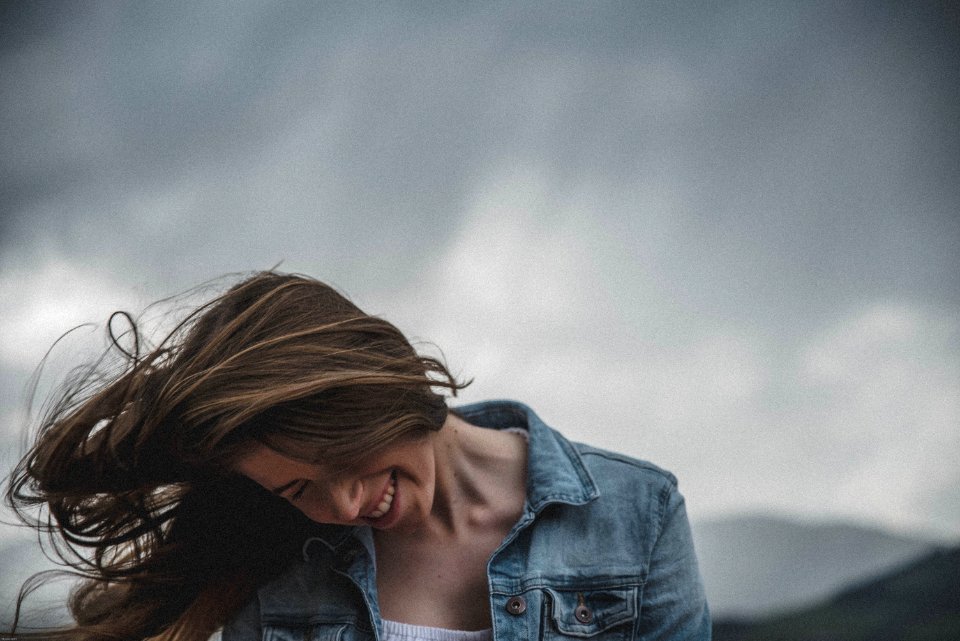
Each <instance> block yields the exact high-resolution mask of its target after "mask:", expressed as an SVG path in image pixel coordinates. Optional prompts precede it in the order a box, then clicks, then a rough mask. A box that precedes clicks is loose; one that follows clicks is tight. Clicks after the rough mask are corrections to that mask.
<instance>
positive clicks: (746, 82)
mask: <svg viewBox="0 0 960 641" xmlns="http://www.w3.org/2000/svg"><path fill="white" fill-rule="evenodd" d="M0 7H2V8H0V96H2V98H0V215H2V218H0V301H2V314H0V368H2V369H0V413H2V422H0V462H2V464H3V469H4V470H7V469H9V468H10V467H11V466H12V465H13V464H14V462H15V461H16V460H17V457H18V455H19V454H20V452H21V451H22V450H21V448H22V446H23V434H24V431H25V429H26V428H27V427H28V425H30V424H31V420H35V418H36V415H37V413H38V412H39V411H40V410H41V409H42V408H41V407H40V406H41V405H42V401H43V399H44V397H45V394H46V393H47V392H48V391H49V390H50V389H52V388H53V387H55V386H56V385H57V383H58V381H61V380H62V377H63V376H64V375H65V373H66V372H67V371H68V370H69V368H70V367H72V366H73V365H76V364H77V363H78V362H81V361H83V359H85V358H89V357H90V355H92V354H96V353H98V351H99V350H101V349H102V348H103V347H104V346H105V344H106V342H105V337H106V332H105V330H104V324H105V321H106V319H107V317H108V316H109V314H110V313H111V312H112V311H114V310H117V309H123V310H128V311H130V312H133V313H135V314H136V313H139V312H140V311H142V310H143V309H144V308H145V307H146V305H148V304H149V303H151V302H152V301H155V300H157V299H160V298H163V297H166V296H170V295H173V294H177V293H180V292H183V291H184V290H187V289H188V288H190V287H192V286H195V285H197V284H199V283H201V282H205V281H208V280H210V279H211V278H215V277H217V276H220V275H223V274H225V273H233V272H248V271H251V270H256V269H266V268H271V267H274V266H279V267H278V268H279V269H280V270H282V271H296V272H304V273H307V274H310V275H312V276H315V277H317V278H320V279H322V280H325V281H327V282H330V283H332V284H334V285H336V286H337V287H339V288H341V289H342V290H343V291H344V292H346V293H347V294H348V295H350V296H351V297H352V298H353V300H354V301H355V302H356V303H358V304H359V305H360V306H361V307H362V308H363V309H365V310H366V311H368V312H370V313H374V314H378V315H382V316H384V317H386V318H388V319H390V320H392V321H393V322H395V323H396V324H397V325H398V326H399V327H400V328H401V329H402V330H404V331H405V332H406V333H407V334H408V335H409V336H412V337H414V338H416V339H418V340H420V341H423V342H424V343H425V345H424V349H425V350H427V351H430V350H435V349H436V348H434V347H431V346H430V345H427V344H426V343H432V344H435V345H436V346H438V347H439V349H441V350H442V352H443V354H444V356H445V358H446V360H447V362H448V364H449V365H450V366H451V368H452V369H453V371H454V372H456V373H459V374H460V375H461V376H463V377H472V378H474V379H475V382H474V384H473V385H472V386H470V387H469V388H468V389H467V390H466V391H465V392H463V394H462V400H463V401H464V402H469V401H474V400H480V399H486V398H494V397H507V398H515V399H518V400H521V401H524V402H526V403H528V404H529V405H531V406H532V407H533V408H534V409H535V410H536V411H537V412H538V413H539V414H540V415H541V416H542V417H543V418H544V419H545V420H546V421H547V422H548V423H550V424H551V425H553V426H554V427H556V428H557V429H559V430H561V431H562V432H563V433H565V434H566V435H567V436H569V437H571V438H573V439H577V440H582V441H587V442H590V443H592V444H595V445H598V446H601V447H609V448H614V449H617V450H620V451H624V452H626V453H628V454H631V455H634V456H637V457H641V458H645V459H649V460H652V461H654V462H655V463H657V464H659V465H661V466H663V467H666V468H668V469H670V470H671V471H673V472H674V473H675V474H676V475H677V476H678V477H679V479H680V488H681V490H682V492H683V493H684V495H685V496H686V498H687V505H688V511H689V514H690V516H691V519H692V521H693V525H694V529H695V535H696V538H697V545H698V552H699V556H700V559H701V566H702V570H703V574H704V577H705V580H706V583H707V588H708V595H709V597H710V600H711V604H712V607H713V610H714V613H715V614H716V615H717V617H718V618H719V619H725V620H729V619H736V620H739V621H745V620H752V619H763V620H767V619H769V618H770V617H772V616H774V615H775V614H777V613H781V612H786V611H791V610H796V609H798V608H800V609H802V608H806V607H815V606H816V605H817V604H821V605H822V604H824V603H827V602H830V601H831V599H835V598H836V597H837V595H838V594H841V593H843V591H844V590H849V589H852V588H851V586H861V587H862V586H864V585H867V584H869V583H870V582H871V581H874V580H875V579H877V578H878V577H880V578H883V577H888V578H889V577H890V576H894V575H896V576H899V575H897V573H898V572H904V571H909V570H910V568H911V567H913V566H911V563H914V564H915V563H922V562H924V561H929V560H930V559H931V558H935V559H939V560H935V562H934V563H933V567H934V568H940V569H941V570H942V569H943V568H944V567H948V566H947V565H945V564H947V563H948V561H949V559H950V558H953V557H949V551H950V550H952V549H953V546H955V545H957V544H958V542H960V466H958V465H957V459H958V455H960V332H958V329H960V314H958V310H960V253H958V247H960V162H958V159H960V153H958V152H960V127H958V123H960V117H958V116H960V102H958V98H960V66H958V61H960V51H958V49H960V38H958V23H960V20H958V15H960V12H958V8H957V5H956V3H953V2H947V1H942V2H937V1H932V0H918V1H916V2H899V3H898V2H892V3H891V2H875V1H874V2H855V1H847V2H839V3H838V2H826V1H824V2H816V1H814V2H792V1H788V2H779V3H769V2H760V1H734V2H727V3H713V2H690V3H674V2H573V3H542V4H541V3H528V2H504V3H459V2H456V3H454V2H446V3H359V2H349V3H292V2H291V3H270V2H244V1H236V2H229V3H224V2H210V1H199V2H198V1H191V2H168V3H92V2H75V3H58V2H29V3H26V2H24V3H3V4H2V5H0ZM223 282H225V283H229V282H231V281H229V280H228V281H223ZM83 323H92V324H94V326H84V327H81V328H80V329H78V330H77V331H75V332H72V333H71V334H70V335H69V336H68V337H67V339H65V340H64V341H62V342H61V343H60V344H59V345H58V346H57V348H56V349H54V350H53V352H52V353H51V356H50V358H49V360H48V363H47V366H46V367H45V369H44V370H43V371H42V372H41V373H40V376H39V383H38V392H37V395H36V398H35V399H34V405H33V412H32V416H31V415H30V412H29V411H28V409H29V401H30V396H31V395H30V392H29V386H28V381H29V380H30V378H31V375H32V374H34V372H35V371H36V368H37V366H38V364H39V363H40V361H41V359H42V358H43V356H44V354H45V353H46V351H47V350H48V349H49V348H50V346H51V345H52V344H53V343H54V341H55V340H56V339H57V338H58V337H59V336H61V335H62V334H63V333H64V332H66V331H67V330H69V329H70V328H73V327H76V326H78V325H81V324H83ZM2 517H3V520H4V521H5V522H6V523H7V524H5V525H2V526H0V613H3V616H8V614H9V612H10V610H11V608H12V603H13V600H14V599H15V595H16V591H17V589H18V587H19V584H20V582H21V581H22V580H23V579H24V578H25V577H26V576H28V575H29V574H30V573H31V572H32V571H34V570H35V569H37V568H39V567H41V566H43V562H42V556H41V555H40V553H39V551H38V546H37V543H36V541H35V537H34V536H32V535H31V534H30V532H28V531H24V530H23V529H20V528H16V527H13V526H12V525H10V524H9V523H10V522H11V521H12V520H13V517H12V516H11V515H10V514H9V512H7V511H4V512H3V514H2ZM930 554H933V555H940V556H935V557H930V556H929V555H930ZM943 555H947V556H943ZM944 559H948V560H947V561H945V560H944ZM953 562H955V561H953ZM891 573H892V574H891ZM54 599H55V597H54ZM39 601H40V599H39V597H38V600H37V603H39ZM950 603H954V602H953V601H950ZM28 605H29V602H28ZM948 605H949V603H948ZM956 610H960V598H957V601H956V603H955V611H956ZM737 630H738V632H737V633H738V634H739V633H740V632H742V629H740V628H737ZM731 638H732V637H731Z"/></svg>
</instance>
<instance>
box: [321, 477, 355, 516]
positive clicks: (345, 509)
mask: <svg viewBox="0 0 960 641" xmlns="http://www.w3.org/2000/svg"><path fill="white" fill-rule="evenodd" d="M329 508H330V511H331V513H332V515H333V516H334V518H335V519H336V520H338V521H353V520H356V519H357V518H359V516H360V510H361V509H363V483H362V482H361V481H360V480H359V479H344V480H343V481H341V482H339V483H335V484H334V485H333V486H332V487H331V488H330V503H329Z"/></svg>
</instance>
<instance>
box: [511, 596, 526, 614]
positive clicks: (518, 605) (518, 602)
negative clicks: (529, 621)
mask: <svg viewBox="0 0 960 641" xmlns="http://www.w3.org/2000/svg"><path fill="white" fill-rule="evenodd" d="M526 611H527V602H526V600H524V598H523V597H522V596H515V597H510V600H509V601H507V612H509V613H510V614H512V615H514V616H516V615H519V614H523V613H524V612H526Z"/></svg>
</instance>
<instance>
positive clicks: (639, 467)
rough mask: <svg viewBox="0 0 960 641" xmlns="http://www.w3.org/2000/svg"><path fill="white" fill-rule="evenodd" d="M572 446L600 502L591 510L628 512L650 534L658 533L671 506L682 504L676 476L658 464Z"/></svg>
mask: <svg viewBox="0 0 960 641" xmlns="http://www.w3.org/2000/svg"><path fill="white" fill-rule="evenodd" d="M571 445H572V446H573V448H574V450H575V451H576V452H577V454H578V455H579V457H580V460H581V461H582V463H583V466H584V467H585V469H586V470H587V471H588V473H589V474H590V476H591V478H592V479H593V481H594V483H595V484H596V487H597V490H598V493H599V500H598V501H596V503H595V504H594V506H593V507H594V509H597V510H603V511H611V510H612V511H614V512H619V511H621V510H627V511H628V512H629V513H631V514H633V515H634V518H637V519H639V521H640V522H642V523H643V528H644V529H645V528H647V527H652V528H653V530H652V531H651V533H652V532H656V531H658V530H659V528H660V526H661V522H662V520H663V518H664V517H665V516H666V514H667V512H669V510H670V507H669V506H670V504H671V503H673V502H676V501H677V500H681V501H682V497H681V496H680V493H679V491H678V489H677V485H678V483H677V477H676V476H674V475H673V473H671V472H669V471H667V470H665V469H664V468H662V467H660V466H659V465H656V464H654V463H651V462H650V461H646V460H643V459H639V458H635V457H632V456H628V455H626V454H622V453H620V452H614V451H611V450H605V449H602V448H598V447H593V446H591V445H586V444H584V443H575V442H571ZM640 522H637V523H634V527H640V526H641V523H640Z"/></svg>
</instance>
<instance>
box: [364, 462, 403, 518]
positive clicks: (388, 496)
mask: <svg viewBox="0 0 960 641" xmlns="http://www.w3.org/2000/svg"><path fill="white" fill-rule="evenodd" d="M396 493H397V472H396V470H394V471H392V472H390V483H389V484H388V485H387V489H386V491H385V492H384V493H383V496H382V497H381V498H380V503H379V504H378V505H377V509H375V510H374V511H373V512H370V514H369V515H368V518H371V519H379V518H380V517H382V516H383V515H384V514H386V513H387V512H389V511H390V506H391V505H393V495H394V494H396Z"/></svg>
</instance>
